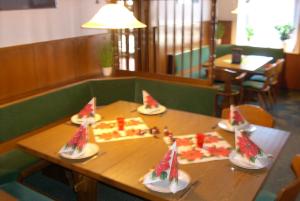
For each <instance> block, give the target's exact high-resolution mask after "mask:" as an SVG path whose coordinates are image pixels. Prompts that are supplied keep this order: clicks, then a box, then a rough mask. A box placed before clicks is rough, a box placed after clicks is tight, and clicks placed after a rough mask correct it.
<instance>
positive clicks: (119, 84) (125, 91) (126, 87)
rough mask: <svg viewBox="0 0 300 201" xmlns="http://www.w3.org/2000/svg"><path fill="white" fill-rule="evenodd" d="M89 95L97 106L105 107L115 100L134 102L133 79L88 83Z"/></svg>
mask: <svg viewBox="0 0 300 201" xmlns="http://www.w3.org/2000/svg"><path fill="white" fill-rule="evenodd" d="M89 84H90V87H91V93H92V96H93V97H96V98H97V105H107V104H109V103H112V102H115V101H117V100H126V101H134V84H135V79H130V78H129V79H116V80H101V81H97V80H95V81H90V82H89Z"/></svg>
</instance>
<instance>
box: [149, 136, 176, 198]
mask: <svg viewBox="0 0 300 201" xmlns="http://www.w3.org/2000/svg"><path fill="white" fill-rule="evenodd" d="M159 182H163V183H166V182H167V183H168V184H169V189H170V191H171V192H172V193H176V192H177V191H178V162H177V146H176V142H174V143H173V145H172V147H171V149H170V150H169V151H168V152H167V153H166V154H165V156H164V158H163V159H162V160H161V161H160V162H159V164H157V165H156V167H155V169H154V170H152V172H151V173H150V174H149V176H148V177H146V178H145V179H144V184H150V183H151V184H153V183H159Z"/></svg>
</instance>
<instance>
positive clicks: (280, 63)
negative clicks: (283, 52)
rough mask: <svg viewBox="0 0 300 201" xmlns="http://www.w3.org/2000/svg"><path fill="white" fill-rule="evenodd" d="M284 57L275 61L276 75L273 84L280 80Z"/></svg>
mask: <svg viewBox="0 0 300 201" xmlns="http://www.w3.org/2000/svg"><path fill="white" fill-rule="evenodd" d="M283 63H284V59H277V60H276V62H275V70H274V77H273V79H272V80H271V84H272V85H276V84H277V83H278V82H279V77H280V74H281V72H282V69H283Z"/></svg>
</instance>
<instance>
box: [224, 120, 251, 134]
mask: <svg viewBox="0 0 300 201" xmlns="http://www.w3.org/2000/svg"><path fill="white" fill-rule="evenodd" d="M218 126H219V127H220V128H221V129H223V130H226V131H229V132H234V127H233V126H231V125H230V123H229V121H228V120H227V119H222V120H221V121H219V123H218ZM242 130H245V131H247V132H249V133H252V132H254V131H255V130H256V127H255V126H254V125H252V124H249V126H248V127H247V128H245V129H242Z"/></svg>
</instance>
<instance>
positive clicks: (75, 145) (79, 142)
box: [59, 121, 88, 158]
mask: <svg viewBox="0 0 300 201" xmlns="http://www.w3.org/2000/svg"><path fill="white" fill-rule="evenodd" d="M87 142H88V128H87V122H86V121H84V122H83V123H82V124H81V125H80V127H79V129H78V130H77V131H76V133H75V134H74V135H73V137H72V138H71V139H70V140H69V141H68V143H67V144H65V145H64V146H63V147H62V148H61V149H60V151H59V153H61V154H66V155H69V156H70V157H72V158H76V157H79V156H81V155H83V154H84V151H85V146H86V144H87Z"/></svg>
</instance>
